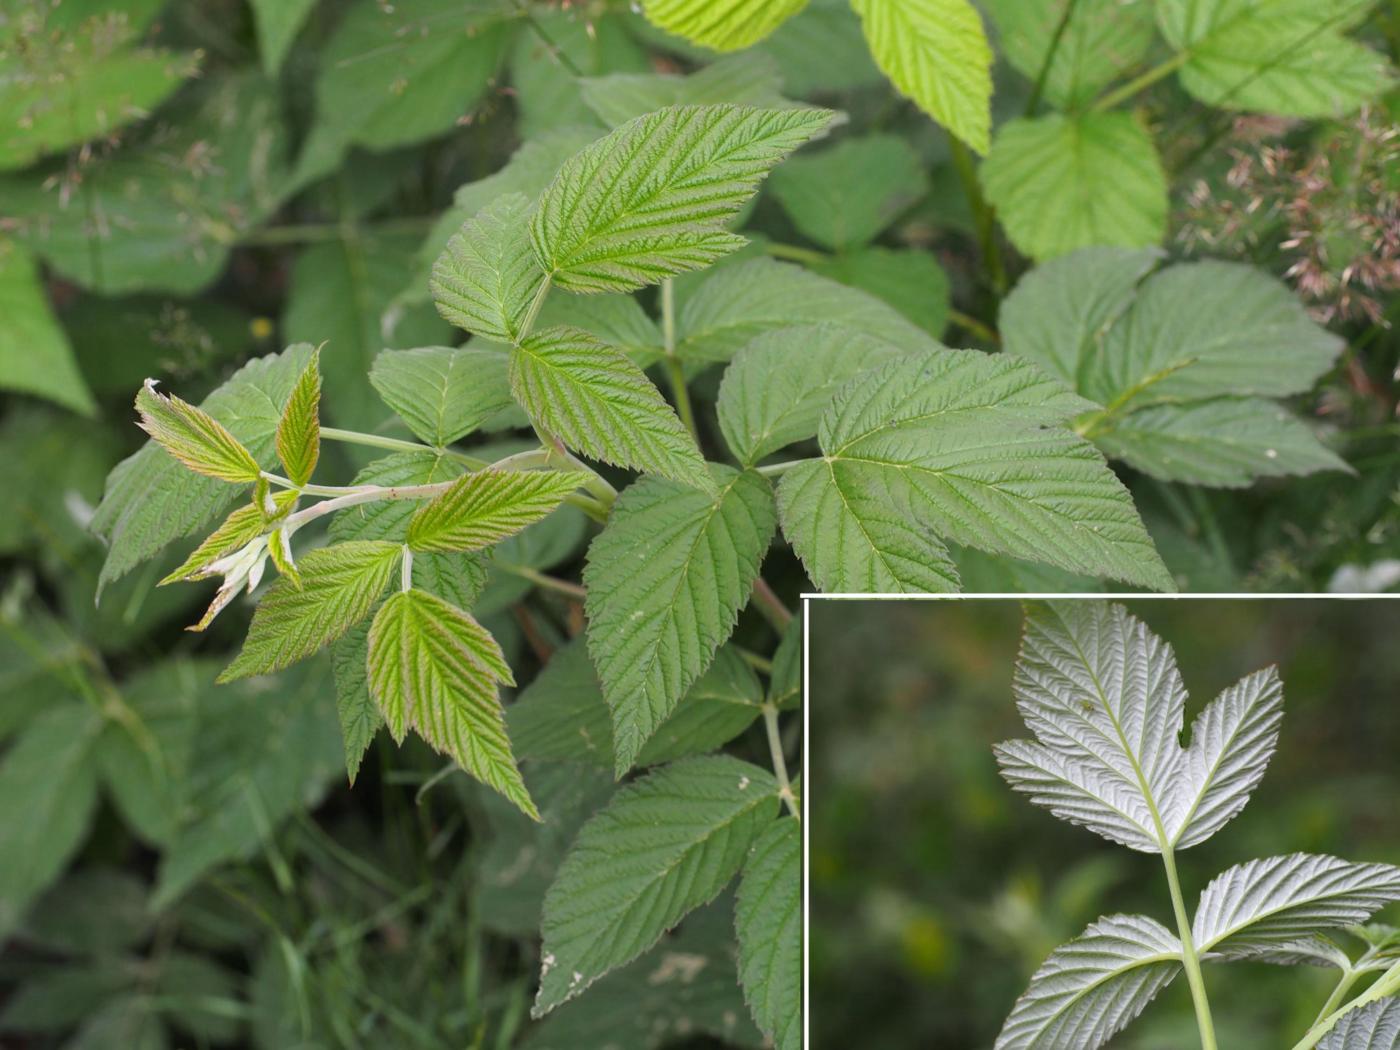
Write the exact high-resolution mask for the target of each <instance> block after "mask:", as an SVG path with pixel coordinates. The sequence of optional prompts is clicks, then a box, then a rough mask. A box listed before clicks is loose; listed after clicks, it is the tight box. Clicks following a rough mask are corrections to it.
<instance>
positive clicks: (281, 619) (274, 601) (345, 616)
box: [219, 540, 403, 682]
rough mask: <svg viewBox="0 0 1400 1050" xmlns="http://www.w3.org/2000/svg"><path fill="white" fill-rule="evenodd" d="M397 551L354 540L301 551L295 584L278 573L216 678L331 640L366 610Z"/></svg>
mask: <svg viewBox="0 0 1400 1050" xmlns="http://www.w3.org/2000/svg"><path fill="white" fill-rule="evenodd" d="M402 552H403V551H402V548H401V547H400V546H399V545H398V544H397V543H388V542H385V541H382V540H378V541H376V540H359V541H352V542H349V543H337V544H335V545H334V546H331V547H321V548H318V549H317V550H313V551H309V552H308V553H307V554H305V555H303V557H302V559H301V575H302V581H301V586H300V587H298V586H296V585H295V584H294V583H293V582H292V581H290V580H288V579H287V578H286V577H281V578H279V579H278V580H277V581H276V582H275V583H273V585H272V586H271V587H269V588H268V591H267V594H265V595H264V596H263V599H262V601H260V602H259V603H258V607H257V610H256V611H255V612H254V613H253V623H252V626H251V627H249V628H248V639H247V641H245V642H244V643H243V651H242V652H240V653H239V654H238V656H237V657H236V658H235V659H234V661H233V662H232V663H231V664H229V665H228V667H227V668H225V669H224V672H223V673H222V674H221V675H219V681H221V682H230V681H233V680H234V679H236V678H246V677H248V676H249V675H257V674H269V673H271V672H272V671H278V670H281V669H282V668H284V667H288V666H290V665H291V664H294V663H296V662H297V661H298V660H302V659H305V658H306V657H308V656H310V655H311V654H312V653H314V652H315V651H316V650H317V649H320V648H321V647H322V646H323V645H327V644H328V643H330V642H333V641H335V640H336V639H337V638H339V637H340V636H341V635H342V634H344V633H345V632H346V631H348V630H349V629H350V628H351V627H353V626H355V624H357V623H359V622H360V621H361V620H363V619H364V618H365V617H366V616H368V615H369V611H370V610H371V609H372V608H374V603H375V602H376V601H377V600H378V599H379V596H380V595H382V594H383V593H384V588H385V587H387V586H388V585H389V578H390V576H391V575H392V574H393V571H394V569H395V568H397V567H398V564H399V558H400V556H401V555H402Z"/></svg>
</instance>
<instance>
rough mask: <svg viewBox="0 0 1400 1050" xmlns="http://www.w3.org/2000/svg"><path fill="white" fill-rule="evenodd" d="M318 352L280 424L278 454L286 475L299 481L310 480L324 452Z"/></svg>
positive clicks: (283, 411) (284, 407) (291, 398)
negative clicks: (322, 449)
mask: <svg viewBox="0 0 1400 1050" xmlns="http://www.w3.org/2000/svg"><path fill="white" fill-rule="evenodd" d="M319 356H320V355H319V352H318V353H316V354H312V356H311V360H310V361H309V362H307V365H306V368H305V369H304V370H303V371H302V373H301V377H300V378H299V379H298V380H297V383H296V386H294V387H292V396H291V397H289V398H288V399H287V403H286V405H284V406H283V408H282V418H281V420H280V421H278V424H277V458H278V459H280V460H281V461H282V465H283V466H284V467H286V468H287V477H288V478H290V479H291V480H292V481H294V482H296V483H297V484H298V485H305V484H306V483H307V482H308V481H310V480H311V475H312V473H313V472H314V471H315V470H316V461H317V460H318V459H319V458H320V456H321V369H320V363H319Z"/></svg>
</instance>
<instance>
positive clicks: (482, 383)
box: [369, 346, 514, 448]
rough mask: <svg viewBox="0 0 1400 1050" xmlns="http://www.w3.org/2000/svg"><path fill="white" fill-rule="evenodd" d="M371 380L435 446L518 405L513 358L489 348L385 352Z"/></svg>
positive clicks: (417, 433)
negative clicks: (514, 394) (512, 375)
mask: <svg viewBox="0 0 1400 1050" xmlns="http://www.w3.org/2000/svg"><path fill="white" fill-rule="evenodd" d="M369 381H370V383H371V384H372V385H373V386H374V389H375V390H376V391H378V393H379V396H380V397H382V398H383V399H384V403H385V404H386V405H388V406H389V407H390V408H392V409H393V410H394V411H395V412H396V413H398V415H399V418H400V419H402V420H403V421H404V422H405V423H407V424H408V428H409V429H410V430H411V431H413V433H414V434H415V435H417V436H418V437H419V438H421V439H422V440H423V441H426V442H427V443H428V444H430V445H432V446H434V447H435V448H442V447H445V446H447V445H450V444H452V442H454V441H456V440H457V439H458V438H460V437H463V436H465V435H466V434H469V433H471V432H472V431H473V430H475V429H476V428H477V427H479V426H481V425H482V424H483V423H484V422H486V421H487V420H489V419H490V418H491V417H492V416H495V415H497V414H499V413H500V412H502V411H504V410H505V409H507V408H509V407H510V406H511V405H512V404H514V402H513V401H512V400H511V396H510V359H509V358H508V357H507V356H506V354H504V353H502V352H501V351H500V350H493V349H487V348H485V347H482V348H479V349H478V348H473V347H458V348H457V349H451V348H449V347H445V346H427V347H419V348H417V349H414V350H385V351H383V352H382V353H380V354H379V355H378V356H377V357H375V359H374V365H373V367H372V368H371V369H370V373H369Z"/></svg>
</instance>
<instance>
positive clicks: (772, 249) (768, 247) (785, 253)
mask: <svg viewBox="0 0 1400 1050" xmlns="http://www.w3.org/2000/svg"><path fill="white" fill-rule="evenodd" d="M763 250H764V251H765V252H767V253H768V254H769V255H771V256H773V258H775V259H787V260H789V261H791V262H800V263H807V264H808V265H809V266H810V265H818V266H819V265H821V264H822V263H825V262H829V261H830V260H831V257H830V256H829V255H827V254H826V253H825V252H819V251H814V250H813V249H811V248H799V247H798V246H797V245H795V244H775V243H773V242H771V241H770V242H769V243H767V244H765V245H764V246H763Z"/></svg>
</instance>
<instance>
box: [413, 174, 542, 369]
mask: <svg viewBox="0 0 1400 1050" xmlns="http://www.w3.org/2000/svg"><path fill="white" fill-rule="evenodd" d="M529 214H530V199H529V198H528V197H526V196H525V195H524V194H523V193H507V194H505V195H503V196H501V197H499V198H497V199H496V200H494V201H492V202H491V203H490V204H488V205H487V206H486V207H485V208H483V209H482V210H481V211H479V212H477V213H476V215H475V216H473V217H472V218H470V219H468V220H467V221H466V222H465V223H463V224H462V228H461V229H460V230H458V231H457V233H456V234H455V235H453V237H452V239H451V240H450V241H448V242H447V248H446V249H444V251H443V253H442V255H440V256H439V257H438V261H437V262H436V263H435V264H434V266H433V276H432V279H431V281H430V282H429V283H430V286H431V288H432V291H433V299H434V301H435V302H436V303H437V308H438V312H439V313H440V314H442V316H443V317H445V318H447V320H449V321H451V322H452V323H453V324H455V325H456V326H457V327H458V328H462V329H465V330H466V331H468V332H473V333H475V334H476V335H480V336H485V337H486V338H488V339H499V340H501V341H502V342H506V343H514V342H515V341H516V340H517V338H519V336H520V333H521V328H522V325H523V323H524V320H525V316H526V314H528V313H529V311H530V305H531V303H533V302H534V299H535V294H536V292H538V291H539V288H540V285H541V284H542V283H543V282H544V272H543V271H542V270H541V269H540V267H539V263H537V262H536V261H535V256H534V253H533V251H532V250H531V248H530V237H529V230H528V228H527V226H526V219H527V218H528V217H529Z"/></svg>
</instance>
